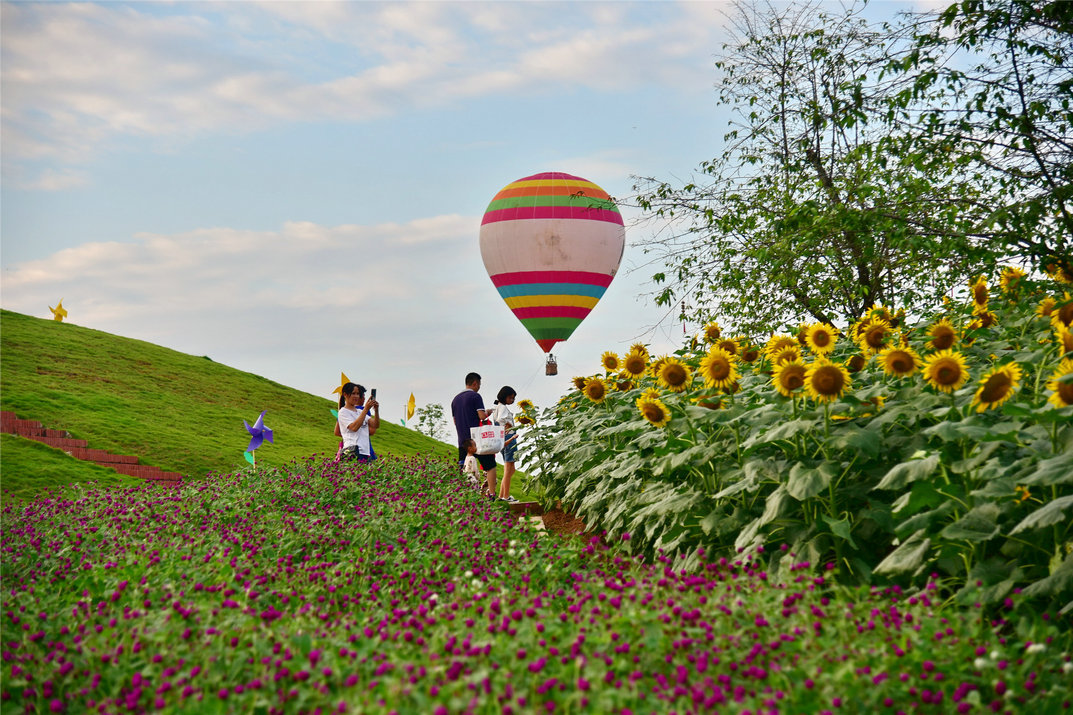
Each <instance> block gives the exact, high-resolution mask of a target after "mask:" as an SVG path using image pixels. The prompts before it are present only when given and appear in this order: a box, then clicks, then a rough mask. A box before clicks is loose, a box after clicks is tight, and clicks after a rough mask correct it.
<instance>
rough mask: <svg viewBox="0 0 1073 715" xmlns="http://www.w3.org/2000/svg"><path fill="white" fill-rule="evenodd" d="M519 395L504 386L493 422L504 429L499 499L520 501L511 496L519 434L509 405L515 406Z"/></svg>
mask: <svg viewBox="0 0 1073 715" xmlns="http://www.w3.org/2000/svg"><path fill="white" fill-rule="evenodd" d="M517 396H518V393H517V392H515V391H514V388H513V387H509V386H504V387H503V388H502V389H501V390H500V391H499V394H498V395H496V401H495V409H493V410H492V421H493V422H495V423H496V424H498V425H502V427H503V480H502V481H501V482H500V483H499V498H500V499H503V500H505V501H511V502H513V501H518V500H517V499H515V498H514V497H512V496H511V495H510V478H511V477H512V476H514V452H515V451H516V450H517V449H518V434H517V433H516V432H515V431H514V413H513V412H511V411H510V408H509V407H507V405H513V404H514V398H515V397H517Z"/></svg>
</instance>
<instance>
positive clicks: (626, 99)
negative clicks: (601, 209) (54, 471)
mask: <svg viewBox="0 0 1073 715" xmlns="http://www.w3.org/2000/svg"><path fill="white" fill-rule="evenodd" d="M729 9H730V4H729V3H728V2H724V1H717V2H699V1H698V2H659V1H653V2H635V3H629V2H564V3H559V2H422V3H399V2H391V3H375V2H341V3H336V2H218V3H210V2H173V3H163V2H161V3H157V2H152V3H150V2H137V3H123V2H107V3H74V4H67V3H56V2H40V3H34V2H15V3H3V5H2V18H0V21H2V22H0V33H2V36H0V53H2V56H0V107H2V119H0V130H2V131H0V161H2V167H0V168H2V171H0V269H2V280H0V305H2V306H3V308H5V309H7V310H13V311H17V312H20V313H26V314H29V315H34V316H38V317H42V318H51V313H50V311H49V307H50V306H55V305H56V303H57V301H59V300H60V299H62V300H63V305H64V307H65V308H66V309H67V310H68V311H69V315H68V321H69V322H71V323H75V324H78V325H81V326H85V327H89V328H94V329H97V330H102V331H105V332H109V333H114V334H117V335H122V336H126V337H130V338H136V339H140V340H145V341H148V342H151V343H155V344H158V345H163V346H165V347H169V348H173V349H175V350H179V351H181V352H185V353H189V354H193V355H206V356H208V357H210V358H212V359H213V360H214V361H216V362H220V363H224V364H227V365H230V366H232V367H235V368H238V369H241V370H245V371H248V372H252V373H255V374H258V375H262V376H264V377H266V378H268V379H271V380H274V381H276V382H279V383H282V384H284V385H287V386H290V387H294V388H297V389H299V390H302V391H304V392H308V393H311V394H314V395H320V396H324V397H325V398H331V397H332V390H333V389H334V388H335V387H337V386H338V385H339V382H340V373H341V372H345V373H346V375H347V376H348V377H349V378H351V379H352V380H354V381H355V382H360V383H361V384H363V385H365V386H366V387H376V388H378V397H379V400H380V402H381V409H382V413H383V417H384V419H389V420H391V421H392V422H395V423H398V422H399V420H400V419H401V418H402V417H403V416H404V404H405V402H406V401H407V399H408V398H409V395H410V393H411V392H412V393H413V394H414V397H415V400H416V402H417V405H418V408H419V409H420V408H421V407H423V406H425V405H428V404H430V403H438V404H440V405H443V406H444V407H445V408H446V409H447V410H448V411H449V405H450V402H451V399H452V398H453V397H454V395H455V394H457V393H458V392H459V391H460V390H462V389H463V388H464V377H465V375H466V373H468V372H470V371H476V372H478V373H480V374H481V376H482V377H483V383H482V390H481V394H482V395H483V396H484V399H485V402H486V404H491V402H492V400H493V399H494V398H495V394H496V392H497V391H498V389H499V388H500V387H501V386H503V385H510V386H512V387H514V388H515V390H516V391H517V392H518V395H519V398H529V399H531V400H533V401H534V402H535V403H536V404H537V406H538V407H548V406H552V405H554V404H555V402H556V401H557V400H558V398H559V397H560V396H561V395H563V394H564V393H565V392H566V391H567V390H568V389H569V383H570V379H571V377H573V376H574V375H589V374H594V373H596V372H597V371H598V370H599V369H600V365H599V361H600V356H601V354H602V353H603V352H604V351H607V350H611V351H614V352H618V353H621V352H623V351H624V350H625V349H627V348H628V347H629V346H630V345H631V344H632V343H634V342H644V343H647V344H649V345H650V346H651V348H650V349H651V351H652V352H653V353H654V354H662V353H667V352H671V351H673V350H674V349H676V348H677V347H678V346H679V345H680V344H681V342H682V339H683V331H684V330H688V331H690V332H691V333H692V332H694V331H696V330H697V329H698V328H699V326H696V325H689V326H683V324H682V323H681V322H679V321H677V320H676V319H675V317H674V311H668V309H667V308H666V307H659V306H656V305H655V304H654V302H653V300H652V298H651V297H650V295H649V294H650V293H651V292H652V291H653V290H654V286H653V284H652V283H651V281H650V278H651V275H652V274H653V273H654V272H656V270H658V266H653V265H651V263H650V257H649V256H647V255H646V254H645V253H644V251H643V245H644V242H645V240H646V239H650V238H651V237H652V233H653V231H654V229H653V228H652V227H651V226H650V225H641V224H639V223H638V219H640V218H641V215H640V214H639V213H638V212H637V211H636V210H634V209H632V208H629V207H628V206H625V205H624V206H623V207H622V213H623V216H624V218H625V221H626V225H627V229H626V243H627V247H626V250H625V254H624V256H623V260H622V265H621V266H620V269H619V272H618V274H617V275H616V277H615V279H614V281H613V282H612V284H611V286H610V287H609V288H608V290H607V292H606V293H605V295H604V296H603V298H602V299H601V301H600V303H599V304H598V305H597V306H596V307H595V308H594V309H593V311H592V313H590V314H589V316H588V317H587V318H586V319H585V321H584V322H583V323H582V324H581V325H580V327H578V328H577V330H576V331H575V332H574V334H573V336H572V337H571V338H570V339H569V340H568V341H566V342H565V343H559V344H558V345H557V346H556V348H555V349H554V350H553V354H554V355H555V357H556V359H557V361H558V366H559V374H558V375H557V376H556V377H548V376H546V375H545V374H544V372H545V370H544V358H545V356H544V353H543V351H542V350H541V349H540V348H539V347H538V346H537V344H536V343H535V342H534V340H533V339H532V338H531V337H530V336H529V334H528V333H527V332H526V331H525V329H524V328H523V327H522V325H521V323H519V322H518V321H517V320H516V319H515V318H514V316H513V314H512V313H511V312H510V310H509V309H508V308H507V306H506V305H505V304H504V302H503V301H502V300H501V299H500V297H499V295H498V294H497V292H496V290H495V287H494V286H493V285H492V283H491V281H490V280H489V278H488V275H487V272H486V271H485V268H484V264H483V262H482V259H481V255H480V247H479V242H478V235H479V232H480V222H481V217H482V215H483V213H484V211H485V209H486V208H487V206H488V203H489V201H491V199H492V197H493V196H494V195H495V193H496V192H497V191H498V190H499V189H501V188H502V187H504V186H505V185H506V184H509V183H511V182H512V181H515V180H517V179H519V178H522V177H525V176H529V175H531V174H535V173H538V172H544V171H563V172H566V173H570V174H574V175H577V176H581V177H583V178H585V179H588V180H590V181H592V182H595V183H596V184H598V185H599V186H601V187H602V188H604V189H605V190H606V191H608V192H609V193H610V194H611V195H612V196H615V197H628V196H630V195H631V193H632V187H633V185H634V179H633V177H634V176H653V177H658V178H660V179H664V180H672V181H682V180H685V179H688V178H689V177H690V176H692V175H693V174H694V172H695V171H696V168H697V166H698V165H699V164H700V162H702V161H704V160H706V159H709V158H712V157H715V156H717V155H718V154H719V152H720V151H721V149H722V146H723V135H724V134H725V132H726V131H727V123H728V121H729V120H730V118H731V116H730V114H729V113H728V111H727V109H726V108H721V107H718V106H717V104H716V93H715V89H714V86H715V83H716V82H717V80H718V76H717V74H716V68H715V56H716V55H717V54H718V53H719V52H720V49H721V45H722V43H723V42H724V41H725V40H726V37H727V35H726V31H725V29H724V28H725V26H726V25H727V18H726V15H725V13H726V12H727V11H729ZM873 9H874V11H875V12H878V13H879V14H880V15H884V14H885V15H890V16H893V14H894V12H895V10H896V9H902V6H900V5H895V4H894V3H884V2H879V3H873ZM624 203H625V202H624ZM240 407H242V408H244V409H246V410H247V412H248V413H249V414H250V416H251V417H250V419H253V418H254V417H256V415H257V413H258V412H260V410H261V409H263V406H261V405H256V404H250V405H243V406H240ZM268 419H270V416H267V417H266V421H267V420H268ZM415 424H416V420H412V421H411V422H410V424H409V426H411V427H413V426H415ZM330 425H331V422H330V417H329V418H328V427H327V428H326V429H327V430H330V429H331V427H330ZM448 441H453V431H452V434H451V436H450V437H449V440H448Z"/></svg>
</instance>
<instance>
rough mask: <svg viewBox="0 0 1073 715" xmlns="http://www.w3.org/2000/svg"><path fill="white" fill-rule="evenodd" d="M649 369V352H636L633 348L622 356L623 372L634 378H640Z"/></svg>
mask: <svg viewBox="0 0 1073 715" xmlns="http://www.w3.org/2000/svg"><path fill="white" fill-rule="evenodd" d="M647 369H648V353H646V352H636V351H634V349H633V348H630V351H629V352H628V353H626V357H624V358H622V372H623V373H624V374H626V375H629V376H630V377H632V378H635V379H636V378H638V377H641V376H642V375H644V374H645V370H647Z"/></svg>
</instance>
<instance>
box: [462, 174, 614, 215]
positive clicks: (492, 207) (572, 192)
mask: <svg viewBox="0 0 1073 715" xmlns="http://www.w3.org/2000/svg"><path fill="white" fill-rule="evenodd" d="M520 219H582V220H588V221H606V222H608V223H614V224H618V225H620V226H622V225H624V224H623V222H622V215H621V214H620V213H619V211H618V207H617V206H615V202H614V201H613V200H612V199H611V197H610V196H609V195H608V193H607V192H606V191H604V190H603V189H601V188H600V187H599V186H597V185H596V184H594V183H592V182H591V181H587V180H585V179H582V178H581V177H579V176H573V175H571V174H565V173H562V172H546V173H543V174H534V175H532V176H527V177H525V178H524V179H519V180H518V181H515V182H512V183H510V184H507V185H506V186H505V187H503V189H501V190H500V191H499V193H497V194H496V195H495V196H494V197H493V198H492V202H491V203H490V204H488V209H487V210H486V211H485V214H484V218H483V219H482V220H481V225H482V226H483V225H485V224H489V223H495V222H497V221H516V220H520Z"/></svg>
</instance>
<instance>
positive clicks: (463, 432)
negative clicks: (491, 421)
mask: <svg viewBox="0 0 1073 715" xmlns="http://www.w3.org/2000/svg"><path fill="white" fill-rule="evenodd" d="M480 389H481V376H480V375H478V374H477V373H475V372H471V373H469V374H468V375H466V389H465V390H462V392H460V393H458V394H457V395H455V399H453V400H451V416H452V417H453V418H454V420H455V430H456V431H457V432H458V466H459V467H461V466H462V465H463V464H465V461H466V448H465V447H464V446H463V445H464V444H465V442H466V440H467V439H469V438H470V432H469V430H470V427H477V426H478V425H480V424H481V420H486V419H488V413H486V412H485V411H484V400H483V399H481V396H480V393H479V391H480ZM476 457H477V461H478V462H480V464H481V469H483V470H484V471H485V472H487V471H488V470H494V469H495V468H496V456H495V455H494V454H478V455H476Z"/></svg>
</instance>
